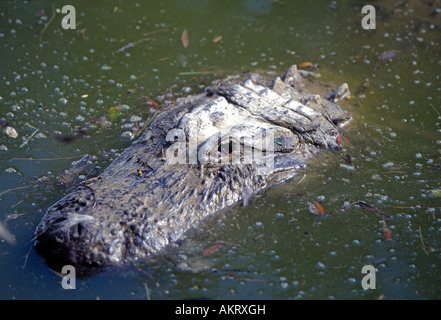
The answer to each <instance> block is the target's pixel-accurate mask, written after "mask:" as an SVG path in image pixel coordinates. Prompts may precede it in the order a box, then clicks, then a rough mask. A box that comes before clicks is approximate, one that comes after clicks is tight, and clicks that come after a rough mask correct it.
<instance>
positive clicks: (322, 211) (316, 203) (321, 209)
mask: <svg viewBox="0 0 441 320" xmlns="http://www.w3.org/2000/svg"><path fill="white" fill-rule="evenodd" d="M314 204H315V206H316V207H317V211H318V213H320V215H321V216H322V215H324V214H325V209H323V207H322V206H321V205H320V203H318V202H317V201H314Z"/></svg>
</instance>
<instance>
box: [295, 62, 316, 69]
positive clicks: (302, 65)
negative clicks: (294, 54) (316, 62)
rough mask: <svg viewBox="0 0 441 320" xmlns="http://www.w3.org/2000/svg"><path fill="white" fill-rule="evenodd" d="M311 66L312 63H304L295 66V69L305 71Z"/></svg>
mask: <svg viewBox="0 0 441 320" xmlns="http://www.w3.org/2000/svg"><path fill="white" fill-rule="evenodd" d="M311 66H312V62H309V61H306V62H301V63H299V64H298V65H297V67H299V68H302V69H305V68H310V67H311Z"/></svg>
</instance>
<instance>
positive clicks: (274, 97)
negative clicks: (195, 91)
mask: <svg viewBox="0 0 441 320" xmlns="http://www.w3.org/2000/svg"><path fill="white" fill-rule="evenodd" d="M282 79H283V80H282ZM282 79H280V78H278V77H277V78H276V79H275V80H273V81H271V80H268V79H265V78H263V77H260V76H259V75H252V76H251V77H250V79H248V80H246V81H245V82H237V81H236V82H230V81H227V82H224V83H221V84H220V85H218V86H216V87H210V88H207V89H206V91H205V93H201V94H199V95H195V96H190V97H187V98H181V99H178V101H177V106H176V107H175V108H173V109H172V110H169V111H165V112H163V113H162V114H160V115H159V116H158V117H156V119H155V120H154V121H153V123H152V124H151V125H150V127H149V128H148V130H147V131H146V132H145V133H144V135H143V136H142V137H141V138H140V139H139V140H137V141H136V142H135V143H134V144H133V145H131V146H130V147H129V148H127V149H126V150H125V151H124V152H123V153H122V154H121V155H120V156H119V157H118V158H117V159H116V160H115V161H114V162H113V163H112V164H111V165H110V166H109V167H108V168H107V169H106V170H105V171H104V172H103V173H102V174H101V175H100V176H99V177H98V178H96V179H93V180H92V181H89V182H85V183H83V184H80V185H79V186H78V187H76V189H74V190H73V191H72V192H71V193H70V194H68V195H66V196H65V197H64V198H62V199H61V200H59V201H58V202H56V203H55V204H53V205H52V206H51V207H50V208H48V210H47V212H46V214H45V216H44V217H43V218H42V220H41V222H40V224H39V225H38V226H37V229H36V240H35V246H36V249H37V251H38V252H39V253H40V254H41V255H43V256H44V257H45V258H46V261H47V263H48V264H49V265H50V266H51V267H53V268H54V269H60V268H61V266H63V265H65V264H71V265H74V266H75V267H76V268H77V270H78V272H80V273H84V274H87V273H93V272H96V271H99V270H101V269H102V268H103V267H107V266H111V265H121V264H124V263H127V262H130V261H135V260H137V259H142V258H147V257H149V256H152V255H156V254H158V253H161V251H163V250H164V249H165V248H166V247H168V246H170V245H173V244H176V242H177V241H178V240H180V239H183V237H184V236H185V233H186V232H187V231H188V230H189V229H191V228H194V227H197V226H198V225H199V224H200V223H201V222H202V221H203V220H204V219H205V218H207V217H209V216H212V215H214V214H216V213H219V212H221V211H223V210H226V209H228V208H231V207H232V206H234V205H236V204H237V203H239V202H245V203H246V202H247V201H248V199H249V197H250V196H251V195H252V194H254V193H256V192H259V191H261V190H263V189H265V188H267V187H269V186H272V185H275V184H277V183H280V182H282V181H284V180H286V179H289V178H292V177H293V176H294V175H296V174H297V173H298V172H299V170H301V169H303V168H305V167H306V164H307V161H308V159H310V158H311V157H313V156H314V155H316V154H317V152H318V151H319V150H321V149H337V148H338V147H339V146H338V144H337V136H338V134H339V128H338V126H337V125H341V124H343V123H345V122H347V120H349V119H350V117H349V116H348V114H347V113H345V112H344V111H342V110H341V109H340V107H338V106H337V105H335V104H334V103H332V102H330V101H328V100H326V99H324V98H321V97H320V95H317V94H312V93H311V91H313V90H316V91H317V89H320V88H319V87H318V86H316V87H314V85H313V84H311V82H310V81H309V80H305V79H304V78H303V77H302V76H301V75H299V74H298V73H297V70H296V68H295V66H294V67H291V68H290V69H289V70H288V71H287V73H286V74H285V75H284V76H283V77H282ZM262 135H263V137H266V138H268V139H269V140H266V141H269V143H268V144H267V145H259V141H257V140H258V138H259V137H262ZM224 137H227V138H228V139H226V140H223V138H224ZM221 138H222V139H221ZM176 139H177V141H175V140H176ZM182 139H183V140H182ZM179 142H180V143H181V144H179ZM238 145H239V146H241V148H242V149H240V148H239V149H235V147H236V146H238ZM179 146H180V147H184V149H179V148H178V147H179ZM179 150H181V151H179ZM182 150H184V151H183V153H182ZM262 150H263V152H262ZM179 152H181V153H179ZM253 152H260V154H261V155H262V157H263V158H262V159H263V161H261V162H259V161H258V159H257V158H256V159H254V160H255V161H249V157H248V156H249V155H250V154H253ZM179 154H180V156H181V158H179ZM182 156H183V157H182ZM247 157H248V158H247ZM247 159H248V160H247ZM182 162H184V163H182Z"/></svg>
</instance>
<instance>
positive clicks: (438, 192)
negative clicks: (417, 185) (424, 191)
mask: <svg viewBox="0 0 441 320" xmlns="http://www.w3.org/2000/svg"><path fill="white" fill-rule="evenodd" d="M430 192H432V194H433V195H434V196H435V197H440V198H441V189H436V190H430Z"/></svg>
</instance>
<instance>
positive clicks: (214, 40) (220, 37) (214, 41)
mask: <svg viewBox="0 0 441 320" xmlns="http://www.w3.org/2000/svg"><path fill="white" fill-rule="evenodd" d="M221 40H222V36H218V37H216V38H214V39H213V43H218V42H219V41H221Z"/></svg>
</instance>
